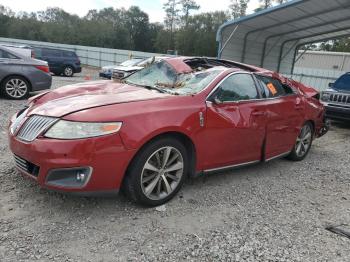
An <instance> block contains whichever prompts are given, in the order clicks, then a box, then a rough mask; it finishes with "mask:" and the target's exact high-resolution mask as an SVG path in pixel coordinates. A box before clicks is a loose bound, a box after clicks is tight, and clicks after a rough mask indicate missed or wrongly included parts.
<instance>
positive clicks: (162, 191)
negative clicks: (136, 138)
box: [124, 138, 188, 206]
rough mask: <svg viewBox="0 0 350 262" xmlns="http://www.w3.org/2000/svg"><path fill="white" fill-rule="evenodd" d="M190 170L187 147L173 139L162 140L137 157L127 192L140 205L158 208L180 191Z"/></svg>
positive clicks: (126, 186)
mask: <svg viewBox="0 0 350 262" xmlns="http://www.w3.org/2000/svg"><path fill="white" fill-rule="evenodd" d="M187 171H188V156H187V151H186V148H185V147H184V145H183V144H182V143H181V142H179V141H178V140H176V139H173V138H161V139H158V140H156V141H153V142H151V143H149V144H148V145H146V146H145V147H144V148H143V149H141V151H140V152H139V153H138V154H137V156H136V157H135V159H134V160H133V162H132V163H131V165H130V168H129V170H128V172H127V174H126V177H125V181H124V190H125V192H126V194H127V195H128V197H129V198H131V199H132V200H133V201H134V202H136V203H138V204H142V205H147V206H158V205H161V204H164V203H165V202H167V201H169V200H170V199H171V198H173V197H174V196H175V194H176V193H177V192H178V191H179V190H180V188H181V186H182V184H183V181H184V179H185V176H186V174H187Z"/></svg>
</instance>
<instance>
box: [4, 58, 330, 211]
mask: <svg viewBox="0 0 350 262" xmlns="http://www.w3.org/2000/svg"><path fill="white" fill-rule="evenodd" d="M323 116H324V107H323V105H322V104H321V103H320V102H319V100H318V92H317V91H315V90H314V89H312V88H308V87H306V86H304V85H302V84H300V83H297V82H295V81H292V80H289V79H286V78H283V77H282V76H280V75H279V74H276V73H273V72H270V71H267V70H264V69H261V68H257V67H253V66H248V65H244V64H240V63H235V62H231V61H225V60H217V59H210V58H170V59H167V60H164V61H161V62H158V63H155V64H153V65H151V66H150V67H147V68H145V69H143V70H141V71H139V72H136V73H135V74H133V75H131V76H129V77H127V78H125V79H124V80H123V81H122V82H121V83H116V82H113V81H98V82H89V83H83V84H78V85H71V86H65V87H62V88H58V89H56V90H53V91H51V92H48V93H44V94H40V95H38V96H36V97H33V98H32V99H31V100H30V101H29V104H28V106H27V107H25V108H24V109H23V110H21V111H20V112H19V113H17V114H16V115H15V116H13V118H12V119H11V123H10V127H9V142H10V148H11V150H12V152H13V154H14V158H15V162H16V166H17V168H18V169H19V170H20V171H21V172H22V173H24V174H26V175H27V176H29V177H31V178H32V179H34V180H36V181H37V182H38V183H39V184H40V186H42V187H45V188H47V189H50V190H56V191H63V192H75V193H84V194H87V193H88V194H91V193H99V194H101V193H114V192H118V190H119V189H124V191H125V192H126V194H127V195H128V196H129V197H130V198H131V199H132V200H134V201H136V202H138V203H141V204H143V205H150V206H154V205H160V204H162V203H165V202H166V201H168V200H170V199H171V198H172V197H173V196H174V195H175V194H176V193H177V191H178V190H179V189H180V187H181V185H182V184H183V182H184V180H185V178H186V177H187V176H195V175H200V174H204V173H208V172H212V171H218V170H224V169H228V168H233V167H238V166H243V165H249V164H254V163H258V162H266V161H270V160H272V159H275V158H279V157H288V158H289V159H291V160H295V161H299V160H302V159H304V158H305V157H306V155H307V154H308V152H309V150H310V147H311V144H312V140H313V139H314V138H315V137H319V136H321V135H323V134H324V133H325V131H326V128H325V124H324V118H323Z"/></svg>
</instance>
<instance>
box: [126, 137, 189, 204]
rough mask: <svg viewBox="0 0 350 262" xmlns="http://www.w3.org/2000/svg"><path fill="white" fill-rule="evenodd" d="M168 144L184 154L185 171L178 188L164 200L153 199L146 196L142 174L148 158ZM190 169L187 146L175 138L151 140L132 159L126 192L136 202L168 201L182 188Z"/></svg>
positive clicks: (127, 176)
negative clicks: (142, 184) (142, 183)
mask: <svg viewBox="0 0 350 262" xmlns="http://www.w3.org/2000/svg"><path fill="white" fill-rule="evenodd" d="M166 146H171V147H174V148H176V149H177V150H179V152H180V153H181V154H182V157H183V161H184V173H183V175H182V177H181V180H180V182H179V184H178V185H177V188H176V189H175V190H174V191H173V192H172V193H171V194H170V195H169V196H167V197H166V198H164V199H162V200H152V199H149V198H148V197H146V196H145V195H144V193H143V191H142V188H141V174H142V170H143V167H144V165H145V163H146V161H147V160H148V158H149V157H150V156H151V155H152V154H153V153H154V152H155V151H157V150H158V149H160V148H162V147H166ZM188 170H189V161H188V153H187V150H186V148H185V146H184V145H183V144H182V143H181V142H180V141H178V140H177V139H173V138H161V139H157V140H155V141H152V142H150V143H149V144H147V145H146V146H144V147H143V148H142V149H141V150H140V152H139V153H138V154H137V155H136V156H135V158H134V160H133V161H132V163H131V165H130V168H129V169H128V171H127V174H126V179H125V187H126V190H125V191H126V193H127V195H129V197H130V198H131V199H132V200H133V201H134V202H136V203H138V204H141V205H146V206H158V205H162V204H164V203H166V202H168V201H169V200H170V199H172V198H173V197H174V196H175V195H176V194H177V192H178V191H179V190H180V189H181V187H182V184H183V182H184V181H185V179H186V176H187V174H188Z"/></svg>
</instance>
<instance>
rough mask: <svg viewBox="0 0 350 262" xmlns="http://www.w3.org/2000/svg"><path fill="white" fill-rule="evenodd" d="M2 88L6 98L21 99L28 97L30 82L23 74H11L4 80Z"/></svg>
mask: <svg viewBox="0 0 350 262" xmlns="http://www.w3.org/2000/svg"><path fill="white" fill-rule="evenodd" d="M0 89H1V90H0V91H1V94H2V95H4V96H5V97H6V98H9V99H13V100H21V99H25V98H27V97H28V95H29V91H30V84H29V82H28V81H27V80H26V79H25V78H23V77H21V76H10V77H8V78H6V79H5V80H4V81H3V82H2V85H1V87H0Z"/></svg>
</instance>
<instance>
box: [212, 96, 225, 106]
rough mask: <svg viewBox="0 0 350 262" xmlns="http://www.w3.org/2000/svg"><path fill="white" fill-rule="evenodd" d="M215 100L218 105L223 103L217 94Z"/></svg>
mask: <svg viewBox="0 0 350 262" xmlns="http://www.w3.org/2000/svg"><path fill="white" fill-rule="evenodd" d="M213 102H214V104H216V105H220V104H222V103H223V102H222V101H221V100H220V98H219V97H217V96H215V97H214V99H213Z"/></svg>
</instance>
